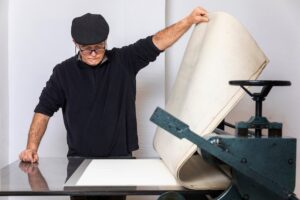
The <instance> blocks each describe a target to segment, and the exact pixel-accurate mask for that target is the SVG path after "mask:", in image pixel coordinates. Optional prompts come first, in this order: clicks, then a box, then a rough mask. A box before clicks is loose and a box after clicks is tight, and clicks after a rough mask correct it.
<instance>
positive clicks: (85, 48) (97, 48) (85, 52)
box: [76, 41, 106, 66]
mask: <svg viewBox="0 0 300 200" xmlns="http://www.w3.org/2000/svg"><path fill="white" fill-rule="evenodd" d="M76 45H77V47H78V48H79V52H80V56H81V60H82V61H83V62H84V63H86V64H88V65H91V66H96V65H98V64H99V63H100V62H101V61H102V60H103V58H104V54H105V46H106V41H104V42H101V43H98V44H92V45H81V44H76Z"/></svg>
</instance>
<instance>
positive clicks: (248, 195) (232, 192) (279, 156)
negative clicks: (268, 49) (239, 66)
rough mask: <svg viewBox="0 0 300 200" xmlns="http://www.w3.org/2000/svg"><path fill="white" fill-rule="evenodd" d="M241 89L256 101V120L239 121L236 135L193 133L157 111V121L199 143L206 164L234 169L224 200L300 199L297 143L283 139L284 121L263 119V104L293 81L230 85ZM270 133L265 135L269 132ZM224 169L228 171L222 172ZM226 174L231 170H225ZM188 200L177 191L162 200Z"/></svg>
mask: <svg viewBox="0 0 300 200" xmlns="http://www.w3.org/2000/svg"><path fill="white" fill-rule="evenodd" d="M229 84H230V85H233V86H240V87H241V88H243V90H245V92H246V93H247V94H249V95H250V96H251V97H252V99H253V100H254V101H255V103H256V108H255V116H252V117H251V118H250V119H249V121H246V122H244V121H241V122H237V123H236V124H235V125H231V124H229V123H226V122H225V123H224V124H225V125H227V126H230V127H232V128H235V134H234V135H233V134H229V133H227V132H225V131H223V130H220V129H216V130H215V131H214V132H215V133H217V134H214V135H213V136H211V137H209V138H208V139H206V138H205V137H201V136H199V135H197V134H196V133H194V132H193V131H191V130H190V129H189V125H188V124H185V123H184V122H183V121H180V120H179V119H177V118H175V117H174V116H172V115H171V114H169V113H167V112H166V111H164V110H162V109H160V108H157V109H156V110H155V112H154V114H153V115H152V117H151V121H152V122H154V123H155V124H157V125H158V126H160V127H161V128H163V129H165V130H166V131H168V132H169V133H171V134H173V135H174V136H176V137H178V138H180V139H183V138H185V139H187V140H189V141H191V142H192V143H194V144H196V145H197V146H198V148H199V150H200V153H201V155H202V157H203V158H204V160H206V161H207V162H208V163H210V164H211V165H214V166H218V165H220V164H226V165H228V166H229V167H230V168H231V171H230V172H231V173H230V174H227V175H228V176H230V179H231V185H230V187H229V188H228V189H227V190H226V191H225V192H224V193H223V194H221V195H220V196H219V197H218V198H217V199H218V200H248V199H253V200H267V199H268V200H269V199H270V200H271V199H272V200H283V199H298V198H297V197H296V195H295V194H294V193H293V191H294V188H295V173H296V142H297V141H296V139H295V138H289V137H284V136H282V123H278V122H269V121H268V119H267V118H266V117H264V116H263V115H262V102H263V101H264V100H265V98H266V97H267V95H268V94H269V92H270V90H271V89H272V87H273V86H289V85H291V83H290V82H289V81H266V80H265V81H264V80H260V81H258V80H252V81H251V80H250V81H249V80H247V81H229ZM249 86H252V87H254V86H261V87H262V89H261V91H260V92H257V93H251V92H250V91H249V90H248V89H247V87H249ZM264 129H265V130H267V134H266V135H263V134H262V132H263V130H264ZM219 169H220V170H222V168H219ZM224 173H226V172H224ZM159 199H160V200H163V199H184V197H183V196H181V195H180V194H176V193H166V194H164V195H162V196H160V198H159Z"/></svg>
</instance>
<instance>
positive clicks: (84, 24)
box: [71, 13, 109, 45]
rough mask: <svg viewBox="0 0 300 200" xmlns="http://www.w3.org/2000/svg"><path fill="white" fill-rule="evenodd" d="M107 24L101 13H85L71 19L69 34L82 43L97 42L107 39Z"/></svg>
mask: <svg viewBox="0 0 300 200" xmlns="http://www.w3.org/2000/svg"><path fill="white" fill-rule="evenodd" d="M108 33H109V26H108V23H107V22H106V20H105V19H104V17H103V16H102V15H98V14H91V13H87V14H85V15H82V16H80V17H76V18H74V19H73V21H72V27H71V35H72V37H73V39H74V40H75V42H77V43H78V44H83V45H90V44H97V43H100V42H103V41H104V40H106V39H107V36H108Z"/></svg>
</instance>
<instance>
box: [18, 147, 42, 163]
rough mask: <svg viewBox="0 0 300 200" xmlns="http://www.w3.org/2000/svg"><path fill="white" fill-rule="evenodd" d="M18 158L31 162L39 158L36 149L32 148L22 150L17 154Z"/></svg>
mask: <svg viewBox="0 0 300 200" xmlns="http://www.w3.org/2000/svg"><path fill="white" fill-rule="evenodd" d="M19 158H20V160H21V161H23V162H31V163H35V162H37V161H38V160H39V157H38V154H37V151H35V150H32V149H25V150H24V151H22V152H21V153H20V155H19Z"/></svg>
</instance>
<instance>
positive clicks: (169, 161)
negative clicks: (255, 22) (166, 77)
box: [154, 12, 268, 189]
mask: <svg viewBox="0 0 300 200" xmlns="http://www.w3.org/2000/svg"><path fill="white" fill-rule="evenodd" d="M209 19H210V21H209V22H208V23H201V24H199V25H197V26H196V27H195V29H194V31H193V33H192V36H191V38H190V40H189V43H188V45H187V48H186V50H185V55H184V58H183V61H182V63H181V66H180V70H179V72H178V74H177V78H176V81H175V85H174V88H173V90H172V92H171V96H170V97H169V100H168V103H167V105H166V110H167V111H168V112H170V113H171V114H172V115H174V116H176V117H177V118H179V119H180V120H182V121H184V122H185V123H187V124H188V125H189V126H190V129H191V130H192V131H194V132H196V133H197V134H199V135H201V136H204V135H206V134H210V133H212V132H213V130H214V129H215V128H216V127H217V126H218V124H219V123H220V122H221V121H222V120H223V119H224V118H225V116H226V115H227V114H228V113H229V112H230V111H231V109H232V108H233V107H234V106H235V105H236V104H237V103H238V102H239V101H240V99H241V98H242V97H243V94H244V91H243V90H242V89H240V88H239V87H237V86H230V85H229V84H228V81H230V80H253V79H256V78H257V77H258V76H259V74H260V73H261V72H262V70H263V68H264V67H265V66H266V64H267V62H268V59H267V57H266V56H265V55H264V53H263V52H262V50H261V49H260V48H259V47H258V45H257V43H256V42H255V40H254V39H253V38H252V37H251V35H250V34H249V32H248V31H247V30H246V29H245V27H244V26H243V25H241V24H240V23H239V22H238V21H237V20H236V19H235V18H233V17H232V16H230V15H229V14H227V13H223V12H215V13H210V14H209ZM154 147H155V149H156V150H157V152H158V153H159V155H160V156H161V158H162V160H163V161H164V163H165V164H166V165H167V167H168V168H169V170H170V171H171V172H172V174H173V175H174V177H176V178H177V179H178V181H179V182H180V183H181V184H182V185H183V186H185V187H188V188H192V189H223V188H225V187H227V186H228V184H229V180H228V179H227V177H226V176H224V175H223V174H222V173H219V172H218V171H217V170H213V168H212V167H209V166H207V164H205V162H203V160H202V157H200V156H193V154H194V153H195V152H196V149H197V147H196V145H194V144H192V143H191V142H189V141H187V140H186V139H183V140H180V139H178V138H176V137H175V136H173V135H171V134H169V133H167V132H166V131H164V130H163V129H160V128H158V129H157V132H156V135H155V139H154ZM208 171H209V174H210V176H213V177H214V178H211V179H209V178H203V176H205V175H206V174H207V173H208Z"/></svg>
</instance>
